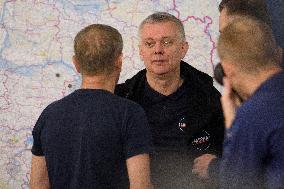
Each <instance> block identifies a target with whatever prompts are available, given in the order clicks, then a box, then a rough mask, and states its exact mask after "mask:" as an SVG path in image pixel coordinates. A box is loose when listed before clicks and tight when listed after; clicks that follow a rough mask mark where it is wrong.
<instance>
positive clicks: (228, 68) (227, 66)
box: [221, 61, 236, 79]
mask: <svg viewBox="0 0 284 189" xmlns="http://www.w3.org/2000/svg"><path fill="white" fill-rule="evenodd" d="M221 64H222V67H223V70H224V73H225V75H226V77H227V78H229V79H230V78H232V77H233V76H234V75H235V72H236V68H235V66H234V65H233V63H231V62H228V61H222V62H221Z"/></svg>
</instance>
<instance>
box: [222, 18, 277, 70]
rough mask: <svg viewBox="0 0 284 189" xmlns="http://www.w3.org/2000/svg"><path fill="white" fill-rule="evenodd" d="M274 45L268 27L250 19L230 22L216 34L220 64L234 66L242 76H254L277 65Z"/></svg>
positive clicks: (275, 46)
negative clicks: (247, 74) (243, 74)
mask: <svg viewBox="0 0 284 189" xmlns="http://www.w3.org/2000/svg"><path fill="white" fill-rule="evenodd" d="M277 53H278V51H277V45H276V42H275V39H274V37H273V34H272V31H271V29H270V27H269V26H268V25H267V24H265V23H264V22H261V21H259V20H256V19H254V18H252V17H241V18H238V19H235V20H234V21H232V22H231V23H230V24H229V25H228V26H226V27H225V28H224V30H223V32H222V33H221V34H220V37H219V40H218V54H219V57H220V59H221V61H224V62H225V61H226V62H230V63H232V64H235V66H236V67H238V68H239V70H240V71H242V72H244V73H250V74H254V73H258V72H259V71H262V70H266V69H269V68H271V67H272V66H273V67H274V66H275V65H277Z"/></svg>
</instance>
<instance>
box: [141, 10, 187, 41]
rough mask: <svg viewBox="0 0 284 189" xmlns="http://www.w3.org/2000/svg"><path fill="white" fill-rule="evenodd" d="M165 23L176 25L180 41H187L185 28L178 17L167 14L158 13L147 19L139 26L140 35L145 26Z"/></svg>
mask: <svg viewBox="0 0 284 189" xmlns="http://www.w3.org/2000/svg"><path fill="white" fill-rule="evenodd" d="M163 22H173V23H175V24H176V26H177V28H178V33H179V36H180V39H181V40H182V41H185V32H184V26H183V24H182V22H181V21H180V20H179V19H178V18H177V17H175V16H174V15H171V14H169V13H167V12H156V13H154V14H151V15H150V16H148V17H147V18H145V19H144V20H143V21H142V22H141V24H140V26H139V34H140V32H141V29H142V28H143V26H144V25H145V24H155V23H163Z"/></svg>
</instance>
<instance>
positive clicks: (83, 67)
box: [30, 24, 152, 189]
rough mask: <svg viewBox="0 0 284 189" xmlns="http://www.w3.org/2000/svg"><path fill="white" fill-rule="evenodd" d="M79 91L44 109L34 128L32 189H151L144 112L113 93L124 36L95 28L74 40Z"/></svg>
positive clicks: (89, 29)
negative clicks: (80, 82)
mask: <svg viewBox="0 0 284 189" xmlns="http://www.w3.org/2000/svg"><path fill="white" fill-rule="evenodd" d="M74 43H75V44H74V51H75V55H74V57H73V63H74V65H75V67H76V70H77V71H78V73H81V75H82V84H81V89H78V90H76V91H74V92H73V93H71V94H70V95H68V96H66V97H64V98H63V99H61V100H58V101H56V102H54V103H52V104H50V105H49V106H47V108H45V110H44V111H43V113H42V114H41V115H40V117H39V119H38V121H37V123H36V125H35V127H34V129H33V138H34V143H33V147H32V153H33V157H32V168H31V180H30V187H31V189H38V188H44V189H47V188H53V189H64V188H66V189H71V188H73V189H75V188H76V189H77V188H84V189H91V188H101V189H105V188H117V189H126V188H130V189H151V188H152V185H151V180H150V165H149V155H148V154H149V153H150V152H151V151H152V143H151V135H150V130H149V128H148V122H147V120H146V116H145V113H144V111H143V109H142V108H141V107H140V106H139V105H137V104H136V103H133V102H131V101H129V100H126V99H123V98H120V97H118V96H116V95H114V94H113V91H114V87H115V85H116V83H117V81H118V78H119V74H120V70H121V66H122V47H123V42H122V37H121V35H120V33H119V32H118V31H117V30H116V29H115V28H113V27H111V26H107V25H103V24H93V25H90V26H87V27H86V28H84V29H83V30H81V31H80V32H79V33H78V34H77V35H76V37H75V42H74Z"/></svg>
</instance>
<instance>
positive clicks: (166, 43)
mask: <svg viewBox="0 0 284 189" xmlns="http://www.w3.org/2000/svg"><path fill="white" fill-rule="evenodd" d="M172 44H173V41H172V40H165V41H163V45H164V46H166V47H168V46H171V45H172Z"/></svg>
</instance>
